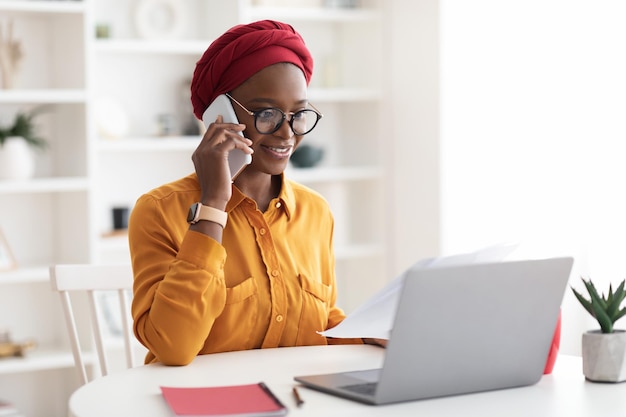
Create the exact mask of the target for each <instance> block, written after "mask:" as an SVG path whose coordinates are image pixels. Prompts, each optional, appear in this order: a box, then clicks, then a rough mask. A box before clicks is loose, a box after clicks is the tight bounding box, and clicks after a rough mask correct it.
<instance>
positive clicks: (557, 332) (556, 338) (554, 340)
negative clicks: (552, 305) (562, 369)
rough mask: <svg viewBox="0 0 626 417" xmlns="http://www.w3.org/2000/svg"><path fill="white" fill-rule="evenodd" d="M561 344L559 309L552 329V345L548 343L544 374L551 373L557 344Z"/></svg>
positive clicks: (556, 352) (557, 347) (556, 354)
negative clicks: (548, 348)
mask: <svg viewBox="0 0 626 417" xmlns="http://www.w3.org/2000/svg"><path fill="white" fill-rule="evenodd" d="M560 345H561V312H560V311H559V318H558V320H557V322H556V329H554V336H552V345H550V352H549V353H548V360H547V361H546V367H545V368H544V370H543V374H544V375H548V374H551V373H552V369H554V364H555V363H556V358H557V356H558V354H559V346H560Z"/></svg>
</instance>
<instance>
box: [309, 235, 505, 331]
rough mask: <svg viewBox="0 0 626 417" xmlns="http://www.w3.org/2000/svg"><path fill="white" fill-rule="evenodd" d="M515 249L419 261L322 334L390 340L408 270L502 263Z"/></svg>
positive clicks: (494, 248)
mask: <svg viewBox="0 0 626 417" xmlns="http://www.w3.org/2000/svg"><path fill="white" fill-rule="evenodd" d="M516 247H517V245H514V244H502V245H495V246H490V247H488V248H485V249H482V250H479V251H476V252H471V253H464V254H458V255H452V256H446V257H441V258H428V259H423V260H421V261H418V262H417V263H415V264H414V265H413V266H411V267H410V268H409V269H407V270H406V271H404V272H403V273H402V274H401V275H400V276H398V277H396V278H395V279H394V280H393V281H391V282H389V283H388V284H387V285H386V286H385V287H383V288H382V289H381V290H380V291H379V292H378V293H376V294H375V295H374V296H373V297H371V298H370V299H368V300H367V301H365V303H363V304H362V305H361V306H360V307H359V308H357V309H356V310H355V311H354V312H353V313H352V314H350V315H348V316H347V317H346V318H345V319H344V320H343V321H342V322H341V323H339V324H338V325H337V326H335V327H333V328H332V329H329V330H326V331H323V332H319V334H321V335H322V336H326V337H337V338H360V337H368V338H370V337H371V338H376V339H389V335H390V334H391V330H392V329H393V321H394V319H395V315H396V309H397V306H398V301H399V299H400V290H401V289H402V283H403V282H404V277H405V276H406V274H407V273H408V272H409V271H412V270H414V269H419V268H422V269H426V268H440V267H445V266H455V265H468V264H473V263H485V262H500V261H502V260H503V259H504V258H506V257H507V256H508V255H509V254H510V253H511V252H513V250H514V249H515V248H516Z"/></svg>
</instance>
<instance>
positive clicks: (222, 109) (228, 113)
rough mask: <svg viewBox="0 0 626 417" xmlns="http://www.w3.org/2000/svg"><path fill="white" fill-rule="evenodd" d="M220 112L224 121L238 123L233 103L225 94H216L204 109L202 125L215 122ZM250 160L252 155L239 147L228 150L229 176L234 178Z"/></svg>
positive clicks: (207, 125)
mask: <svg viewBox="0 0 626 417" xmlns="http://www.w3.org/2000/svg"><path fill="white" fill-rule="evenodd" d="M220 114H221V115H222V120H223V121H224V123H239V121H238V120H237V115H236V114H235V110H234V109H233V105H232V103H231V102H230V99H229V98H228V97H226V95H225V94H221V95H219V96H217V98H216V99H215V100H213V103H211V105H209V107H208V108H207V109H206V110H205V111H204V114H203V115H202V121H203V122H204V126H205V127H206V128H207V129H208V127H209V125H210V124H211V123H213V122H215V119H217V116H218V115H220ZM239 134H240V135H241V136H242V137H243V133H242V132H239ZM250 162H252V155H249V154H247V153H245V152H244V151H242V150H241V149H233V150H232V151H230V152H229V153H228V165H229V167H230V176H231V178H232V179H233V180H234V179H235V177H237V175H239V173H240V172H241V171H243V169H244V168H245V167H246V166H247V165H248V164H249V163H250Z"/></svg>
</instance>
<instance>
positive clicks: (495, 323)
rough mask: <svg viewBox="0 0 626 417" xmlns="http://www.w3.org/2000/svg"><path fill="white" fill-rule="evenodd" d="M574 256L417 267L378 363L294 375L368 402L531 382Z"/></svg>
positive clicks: (303, 381)
mask: <svg viewBox="0 0 626 417" xmlns="http://www.w3.org/2000/svg"><path fill="white" fill-rule="evenodd" d="M572 264H573V259H572V258H570V257H563V258H551V259H540V260H522V261H508V262H498V263H483V264H471V265H464V266H450V267H440V268H432V269H423V268H414V269H412V270H410V271H408V273H407V274H406V277H405V281H404V283H403V286H402V291H401V295H400V300H399V303H398V309H397V311H396V315H395V319H394V325H393V330H392V332H391V337H390V339H389V342H388V344H387V348H386V351H385V358H384V362H383V366H382V368H380V369H369V370H362V371H354V372H343V373H336V374H325V375H306V376H296V377H294V379H295V380H296V381H297V382H300V383H301V384H303V385H304V386H306V387H309V388H313V389H316V390H319V391H323V392H326V393H330V394H334V395H338V396H341V397H345V398H349V399H352V400H356V401H360V402H363V403H368V404H388V403H396V402H402V401H413V400H420V399H426V398H434V397H442V396H450V395H459V394H467V393H474V392H481V391H490V390H497V389H504V388H513V387H520V386H526V385H532V384H535V383H537V382H538V381H539V379H540V378H541V376H542V375H543V370H544V367H545V364H546V360H547V358H548V352H549V350H550V346H551V343H552V338H553V335H554V330H555V328H556V323H557V320H558V315H559V311H560V306H561V302H562V300H563V296H564V294H565V290H566V287H567V283H568V280H569V276H570V272H571V268H572Z"/></svg>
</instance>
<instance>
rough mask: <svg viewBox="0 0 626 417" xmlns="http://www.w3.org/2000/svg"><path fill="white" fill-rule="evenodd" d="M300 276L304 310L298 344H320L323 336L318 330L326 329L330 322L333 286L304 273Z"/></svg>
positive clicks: (301, 316) (301, 315)
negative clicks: (329, 313) (329, 312)
mask: <svg viewBox="0 0 626 417" xmlns="http://www.w3.org/2000/svg"><path fill="white" fill-rule="evenodd" d="M299 278H300V285H301V286H302V312H301V314H300V325H299V329H298V340H297V344H298V345H308V344H319V343H320V338H321V336H320V335H319V334H317V333H316V332H318V331H322V330H325V329H326V326H327V324H328V310H329V303H330V294H331V288H330V287H329V286H328V285H325V284H323V283H321V282H319V281H315V280H313V279H311V278H309V277H307V276H305V275H303V274H300V275H299Z"/></svg>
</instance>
